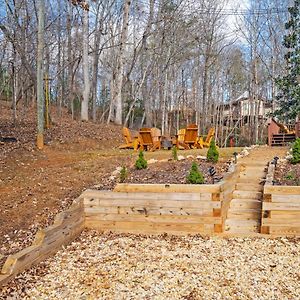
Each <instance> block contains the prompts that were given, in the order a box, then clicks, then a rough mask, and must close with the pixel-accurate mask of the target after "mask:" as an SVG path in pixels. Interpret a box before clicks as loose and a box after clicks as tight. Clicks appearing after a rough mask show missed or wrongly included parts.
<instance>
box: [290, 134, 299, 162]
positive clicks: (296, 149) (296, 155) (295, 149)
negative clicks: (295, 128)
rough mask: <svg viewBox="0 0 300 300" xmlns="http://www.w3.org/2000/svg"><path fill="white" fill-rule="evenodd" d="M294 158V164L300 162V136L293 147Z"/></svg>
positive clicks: (292, 160)
mask: <svg viewBox="0 0 300 300" xmlns="http://www.w3.org/2000/svg"><path fill="white" fill-rule="evenodd" d="M292 155H293V158H292V159H291V163H292V164H298V163H300V138H297V139H296V141H295V143H294V145H293V149H292Z"/></svg>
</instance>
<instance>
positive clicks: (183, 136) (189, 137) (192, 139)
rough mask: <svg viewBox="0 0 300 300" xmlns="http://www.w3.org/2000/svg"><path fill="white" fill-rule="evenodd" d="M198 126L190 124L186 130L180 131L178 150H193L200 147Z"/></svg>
mask: <svg viewBox="0 0 300 300" xmlns="http://www.w3.org/2000/svg"><path fill="white" fill-rule="evenodd" d="M197 139H198V126H197V124H190V125H188V126H187V128H186V129H180V130H179V131H178V137H177V148H180V147H183V148H184V149H191V148H193V147H198V145H197Z"/></svg>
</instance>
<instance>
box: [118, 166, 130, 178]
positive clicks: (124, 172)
mask: <svg viewBox="0 0 300 300" xmlns="http://www.w3.org/2000/svg"><path fill="white" fill-rule="evenodd" d="M127 175H128V172H127V168H126V167H124V166H123V167H122V169H121V171H120V182H124V181H125V180H126V178H127Z"/></svg>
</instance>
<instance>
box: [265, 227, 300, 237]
mask: <svg viewBox="0 0 300 300" xmlns="http://www.w3.org/2000/svg"><path fill="white" fill-rule="evenodd" d="M270 234H277V235H299V234H300V227H285V226H282V227H279V226H271V227H270Z"/></svg>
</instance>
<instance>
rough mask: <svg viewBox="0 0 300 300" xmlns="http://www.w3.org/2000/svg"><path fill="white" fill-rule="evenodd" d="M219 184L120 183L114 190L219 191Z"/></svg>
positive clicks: (159, 191) (158, 191)
mask: <svg viewBox="0 0 300 300" xmlns="http://www.w3.org/2000/svg"><path fill="white" fill-rule="evenodd" d="M218 191H220V185H219V184H202V185H195V184H132V183H119V184H117V185H116V187H115V188H114V192H135V193H137V192H143V193H148V192H152V193H217V192H218Z"/></svg>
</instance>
